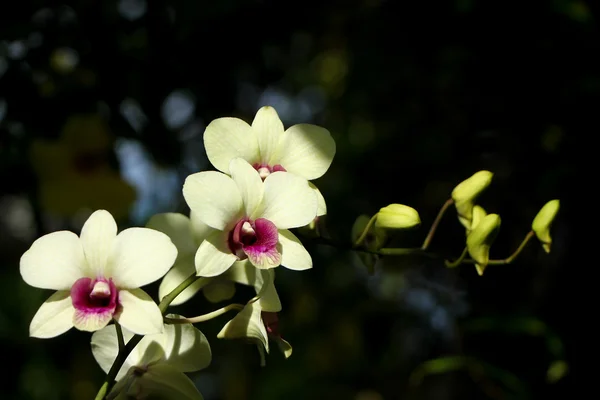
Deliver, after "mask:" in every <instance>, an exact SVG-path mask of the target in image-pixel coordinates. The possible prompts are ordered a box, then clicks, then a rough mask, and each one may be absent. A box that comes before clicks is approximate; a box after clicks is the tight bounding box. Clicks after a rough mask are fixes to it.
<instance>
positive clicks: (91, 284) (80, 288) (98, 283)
mask: <svg viewBox="0 0 600 400" xmlns="http://www.w3.org/2000/svg"><path fill="white" fill-rule="evenodd" d="M118 293H119V291H118V290H117V287H116V286H115V284H114V283H113V281H112V279H109V280H106V279H104V278H98V279H91V278H80V279H78V280H77V281H76V282H75V283H74V284H73V286H72V287H71V300H72V302H73V307H75V310H77V311H79V312H83V313H85V314H107V313H110V315H111V316H112V315H113V314H114V313H115V310H116V309H117V298H118Z"/></svg>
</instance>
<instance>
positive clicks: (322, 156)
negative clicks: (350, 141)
mask: <svg viewBox="0 0 600 400" xmlns="http://www.w3.org/2000/svg"><path fill="white" fill-rule="evenodd" d="M204 147H205V149H206V155H207V157H208V159H209V160H210V162H211V163H212V165H214V166H215V168H216V169H218V170H219V171H221V172H224V173H229V172H230V171H229V163H230V161H231V160H233V159H234V158H236V157H241V158H243V159H244V160H246V161H248V163H250V164H251V165H252V167H253V168H254V169H255V170H256V171H258V173H259V175H260V177H261V178H262V179H265V178H266V177H267V176H269V175H270V174H271V173H273V172H276V171H287V172H291V173H293V174H295V175H298V176H301V177H303V178H305V179H307V180H313V179H317V178H319V177H321V176H323V174H325V172H327V170H328V169H329V166H330V165H331V162H332V161H333V157H334V155H335V150H336V148H335V141H334V140H333V138H332V137H331V134H330V133H329V131H328V130H327V129H325V128H322V127H320V126H316V125H311V124H298V125H294V126H291V127H289V128H288V129H287V130H284V128H283V123H282V122H281V120H280V119H279V116H278V115H277V111H275V109H274V108H273V107H269V106H265V107H262V108H261V109H260V110H258V112H257V113H256V116H255V117H254V121H252V125H248V124H247V123H246V122H244V121H243V120H241V119H239V118H231V117H225V118H217V119H215V120H213V121H212V122H211V123H210V124H208V126H207V127H206V130H205V132H204ZM310 186H311V188H312V189H313V190H314V191H315V193H316V194H317V199H318V205H319V207H318V210H317V216H321V215H325V214H326V213H327V207H326V205H325V199H324V198H323V196H322V195H321V193H320V192H319V190H318V189H317V188H316V186H314V185H313V184H312V183H310Z"/></svg>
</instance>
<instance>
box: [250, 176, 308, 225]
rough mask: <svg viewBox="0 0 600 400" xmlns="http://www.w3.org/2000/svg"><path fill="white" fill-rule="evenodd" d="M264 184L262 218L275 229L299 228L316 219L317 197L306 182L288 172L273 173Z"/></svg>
mask: <svg viewBox="0 0 600 400" xmlns="http://www.w3.org/2000/svg"><path fill="white" fill-rule="evenodd" d="M264 184H265V186H264V196H263V201H262V204H261V217H262V218H265V219H268V220H269V221H271V222H273V223H274V224H275V225H276V226H277V228H279V229H289V228H298V227H300V226H304V225H308V223H310V222H311V221H312V220H313V219H314V218H315V217H316V216H317V196H316V195H315V192H314V190H313V189H311V188H310V186H309V185H308V181H307V180H306V179H304V178H301V177H299V176H297V175H294V174H292V173H289V172H274V173H272V174H271V175H269V176H268V177H267V178H266V179H265V181H264Z"/></svg>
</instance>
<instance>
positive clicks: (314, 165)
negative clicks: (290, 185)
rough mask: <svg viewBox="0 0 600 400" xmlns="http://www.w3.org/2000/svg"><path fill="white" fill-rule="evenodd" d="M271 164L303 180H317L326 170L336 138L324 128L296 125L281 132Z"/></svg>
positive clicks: (332, 154) (331, 157) (329, 163)
mask: <svg viewBox="0 0 600 400" xmlns="http://www.w3.org/2000/svg"><path fill="white" fill-rule="evenodd" d="M277 154H278V157H277V159H276V161H274V162H273V163H274V164H281V165H282V166H283V167H284V168H285V169H286V171H288V172H292V173H294V174H296V175H299V176H301V177H303V178H306V179H310V180H312V179H316V178H319V177H321V176H323V174H325V172H327V170H328V169H329V166H330V165H331V162H332V161H333V157H334V155H335V141H334V140H333V138H332V137H331V134H330V133H329V131H328V130H327V129H325V128H322V127H320V126H316V125H310V124H299V125H294V126H292V127H290V128H288V130H287V131H285V133H284V134H283V138H282V140H281V142H280V144H279V149H278V151H277Z"/></svg>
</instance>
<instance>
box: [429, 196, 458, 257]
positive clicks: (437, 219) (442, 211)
mask: <svg viewBox="0 0 600 400" xmlns="http://www.w3.org/2000/svg"><path fill="white" fill-rule="evenodd" d="M453 203H454V200H453V199H452V198H450V199H448V200H446V202H445V203H444V205H443V206H442V208H440V211H439V212H438V215H437V217H435V221H433V224H431V228H429V233H428V234H427V237H425V241H424V242H423V245H422V246H421V250H426V249H427V247H429V243H431V240H432V239H433V235H434V234H435V231H436V230H437V227H438V225H439V224H440V221H441V220H442V217H443V216H444V214H445V213H446V210H447V209H448V207H450V206H451V205H452V204H453Z"/></svg>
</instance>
